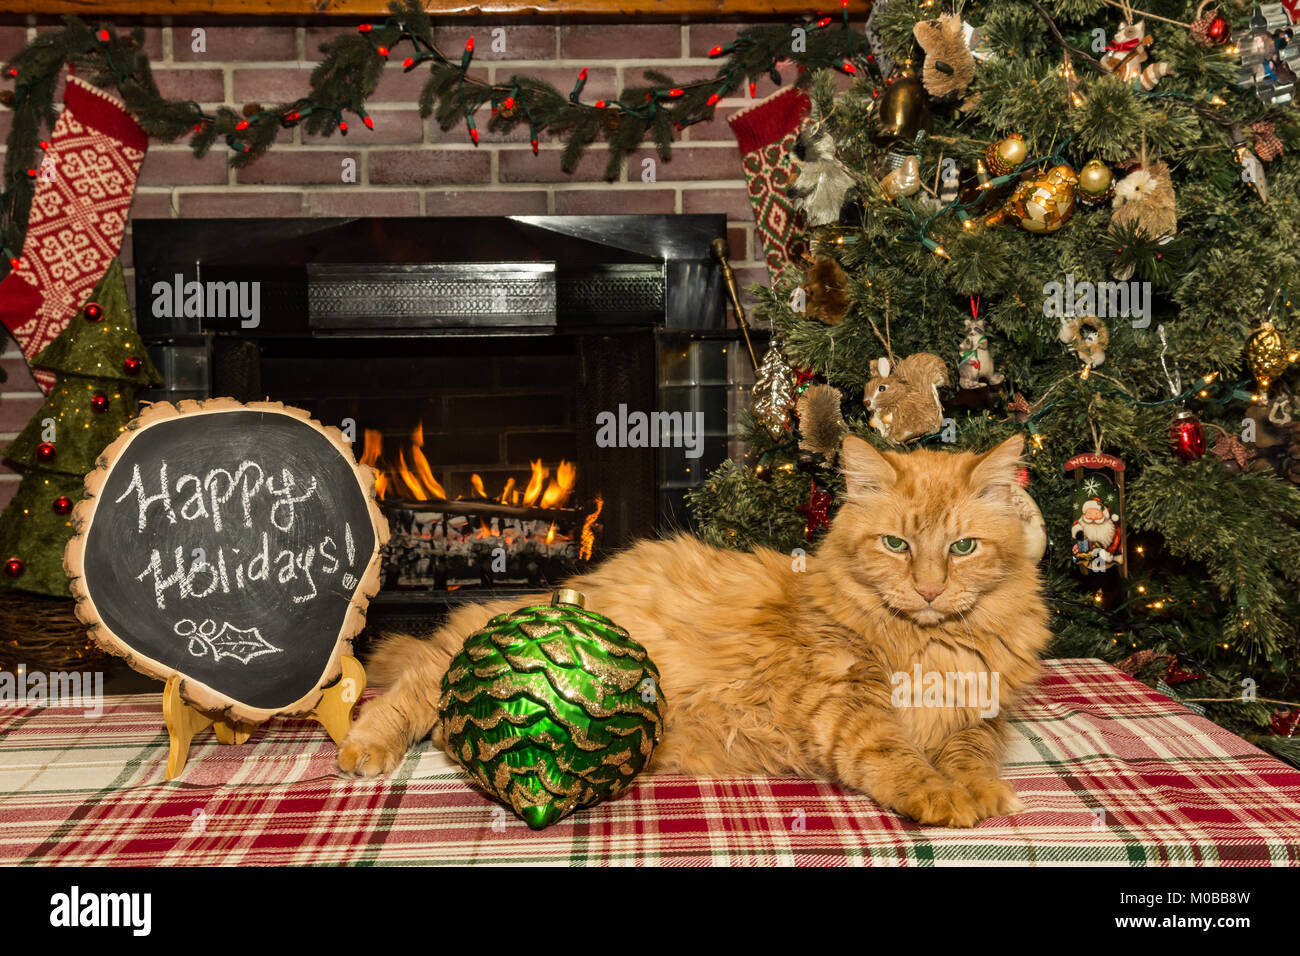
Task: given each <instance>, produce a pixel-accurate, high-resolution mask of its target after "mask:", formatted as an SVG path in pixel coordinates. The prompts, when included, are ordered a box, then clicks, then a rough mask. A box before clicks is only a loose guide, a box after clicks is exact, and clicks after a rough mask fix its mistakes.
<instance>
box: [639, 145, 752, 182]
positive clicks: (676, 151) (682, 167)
mask: <svg viewBox="0 0 1300 956" xmlns="http://www.w3.org/2000/svg"><path fill="white" fill-rule="evenodd" d="M647 157H649V158H651V159H653V160H654V161H655V176H656V180H657V181H658V182H661V183H665V182H679V183H680V182H685V181H687V180H700V179H744V178H745V171H744V169H743V168H742V167H741V164H740V156H739V155H738V154H737V152H736V150H735V149H732V148H729V147H725V146H721V147H713V146H675V147H674V148H673V151H672V157H671V159H662V158H660V156H659V153H658V152H657V151H655V150H653V149H649V150H645V149H639V150H633V151H632V152H631V153H629V154H628V158H627V178H628V179H629V180H635V181H637V182H640V181H641V175H642V169H643V164H644V160H645V159H646V158H647Z"/></svg>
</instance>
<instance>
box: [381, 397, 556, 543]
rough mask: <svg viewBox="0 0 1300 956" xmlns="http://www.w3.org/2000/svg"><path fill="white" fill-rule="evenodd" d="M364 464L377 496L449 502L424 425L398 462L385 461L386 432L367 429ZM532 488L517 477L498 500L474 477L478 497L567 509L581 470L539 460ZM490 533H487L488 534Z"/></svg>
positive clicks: (402, 450) (532, 474) (533, 470)
mask: <svg viewBox="0 0 1300 956" xmlns="http://www.w3.org/2000/svg"><path fill="white" fill-rule="evenodd" d="M361 464H363V465H369V466H370V467H371V468H373V469H375V497H376V498H378V499H379V500H381V501H382V500H384V499H385V498H389V497H395V498H409V499H413V500H415V501H431V500H434V499H438V498H441V499H444V500H446V499H447V498H448V497H449V496H448V495H447V491H446V489H445V488H443V486H442V484H441V483H440V482H439V481H438V479H437V478H435V477H434V474H433V468H432V467H431V466H430V465H429V459H428V458H426V457H425V454H424V423H423V422H421V423H420V424H418V425H416V426H415V429H414V430H413V431H412V432H411V439H410V442H409V443H408V444H405V445H403V446H402V447H401V448H399V449H398V452H397V461H396V462H395V463H394V462H393V461H392V459H385V458H384V436H383V433H381V432H379V431H376V430H374V429H370V428H367V429H366V430H365V431H364V433H363V443H362V450H361ZM529 469H530V477H529V479H528V485H527V487H526V488H524V489H523V490H522V491H521V490H520V488H519V482H518V480H517V479H515V478H509V479H508V480H507V481H506V483H505V486H504V487H503V488H502V489H501V493H500V494H499V495H497V496H496V497H493V496H492V495H489V494H488V491H487V488H486V486H485V485H484V483H483V478H482V477H481V476H480V475H477V474H475V475H471V476H470V487H471V488H472V489H473V495H474V497H476V498H482V499H484V500H487V501H495V502H499V503H500V504H505V505H520V504H522V505H524V506H526V507H529V508H532V507H541V508H563V507H564V506H565V504H566V503H567V502H568V500H569V498H570V496H571V495H572V494H573V489H574V487H575V485H576V484H577V479H578V468H577V466H576V465H575V464H573V462H570V461H564V460H561V461H560V463H559V464H558V465H556V466H555V476H554V477H552V476H551V469H550V468H548V467H547V466H545V465H543V464H542V460H541V459H540V458H539V459H538V460H537V461H534V462H531V463H530V465H529ZM485 533H486V532H485Z"/></svg>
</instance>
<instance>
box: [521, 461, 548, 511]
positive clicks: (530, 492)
mask: <svg viewBox="0 0 1300 956" xmlns="http://www.w3.org/2000/svg"><path fill="white" fill-rule="evenodd" d="M530 467H531V468H532V469H533V476H532V477H531V478H529V479H528V487H527V488H526V489H524V504H526V505H527V506H528V507H530V508H531V507H532V506H533V505H535V504H536V503H537V498H538V497H539V496H540V495H541V493H542V486H543V484H544V483H545V482H546V476H547V475H549V474H550V473H551V469H549V468H543V467H542V460H541V459H540V458H539V459H537V460H536V461H535V462H533V463H532V465H531V466H530Z"/></svg>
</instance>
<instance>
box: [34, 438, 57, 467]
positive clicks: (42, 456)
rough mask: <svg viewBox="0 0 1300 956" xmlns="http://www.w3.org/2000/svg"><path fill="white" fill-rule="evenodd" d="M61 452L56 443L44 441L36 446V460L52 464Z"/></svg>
mask: <svg viewBox="0 0 1300 956" xmlns="http://www.w3.org/2000/svg"><path fill="white" fill-rule="evenodd" d="M58 453H59V450H58V449H57V448H55V447H54V442H48V441H43V442H41V443H40V444H39V445H37V446H36V460H37V461H43V462H51V461H53V460H54V458H55V456H57V455H58Z"/></svg>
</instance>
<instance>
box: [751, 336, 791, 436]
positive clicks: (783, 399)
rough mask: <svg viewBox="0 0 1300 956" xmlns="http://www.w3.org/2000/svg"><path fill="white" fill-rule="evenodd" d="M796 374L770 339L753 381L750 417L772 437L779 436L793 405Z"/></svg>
mask: <svg viewBox="0 0 1300 956" xmlns="http://www.w3.org/2000/svg"><path fill="white" fill-rule="evenodd" d="M797 375H798V373H797V372H795V370H794V368H793V367H792V366H791V365H790V363H789V361H788V360H787V359H786V357H785V353H784V352H783V351H782V350H781V343H780V342H779V341H774V342H773V343H772V344H771V345H770V346H769V347H768V350H767V354H766V355H764V356H763V361H762V363H761V364H760V365H759V367H758V379H757V380H756V381H755V382H754V417H755V418H757V419H758V421H759V423H760V424H761V425H762V426H763V427H764V428H766V429H767V432H768V434H769V435H771V436H772V437H773V438H780V437H781V434H782V433H783V432H784V431H785V422H786V418H787V417H788V416H789V414H790V409H791V408H792V407H793V406H794V388H795V384H796V378H797Z"/></svg>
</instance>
